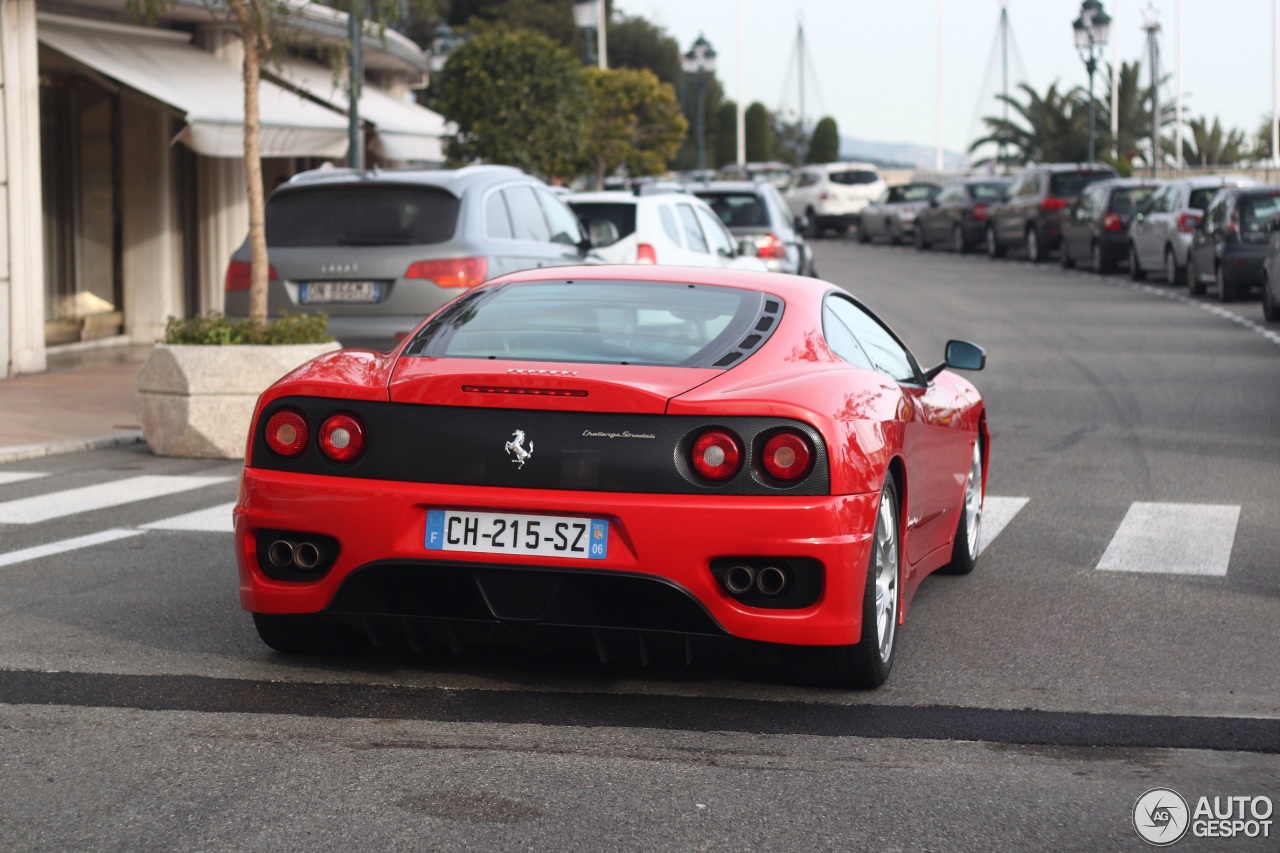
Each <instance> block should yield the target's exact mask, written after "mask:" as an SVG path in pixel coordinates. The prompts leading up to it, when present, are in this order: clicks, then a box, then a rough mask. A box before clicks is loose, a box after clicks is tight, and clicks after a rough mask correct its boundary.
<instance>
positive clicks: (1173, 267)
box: [1164, 246, 1186, 287]
mask: <svg viewBox="0 0 1280 853" xmlns="http://www.w3.org/2000/svg"><path fill="white" fill-rule="evenodd" d="M1185 277H1186V270H1181V269H1178V259H1177V258H1176V257H1174V254H1173V248H1172V247H1171V246H1166V247H1165V249H1164V280H1165V283H1166V284H1170V285H1173V286H1174V287H1177V286H1178V285H1180V284H1183V283H1184V279H1185Z"/></svg>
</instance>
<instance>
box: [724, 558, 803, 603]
mask: <svg viewBox="0 0 1280 853" xmlns="http://www.w3.org/2000/svg"><path fill="white" fill-rule="evenodd" d="M724 588H725V589H727V590H728V591H729V593H730V594H732V595H746V594H747V593H749V592H751V591H752V590H753V589H754V590H755V591H757V592H759V593H760V594H761V595H767V596H770V597H772V596H775V595H781V594H782V591H783V590H785V589H786V588H787V573H786V572H785V571H783V570H782V569H780V568H778V567H777V566H765V567H764V568H762V569H757V568H755V567H754V566H747V565H734V566H730V567H729V568H728V569H726V570H725V573H724Z"/></svg>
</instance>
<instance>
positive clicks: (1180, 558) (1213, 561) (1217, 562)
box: [1097, 503, 1240, 577]
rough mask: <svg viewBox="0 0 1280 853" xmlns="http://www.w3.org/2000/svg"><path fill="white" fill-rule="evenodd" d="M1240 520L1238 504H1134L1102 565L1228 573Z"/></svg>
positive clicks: (1103, 567) (1176, 572)
mask: <svg viewBox="0 0 1280 853" xmlns="http://www.w3.org/2000/svg"><path fill="white" fill-rule="evenodd" d="M1239 520H1240V507H1238V506H1220V505H1208V504H1173V503H1134V504H1132V505H1131V506H1130V507H1129V511H1128V512H1127V513H1126V514H1125V517H1124V520H1123V521H1121V522H1120V529H1119V530H1117V531H1116V535H1115V536H1114V537H1112V539H1111V544H1110V545H1108V546H1107V550H1106V551H1105V552H1104V553H1103V555H1102V559H1101V560H1099V561H1098V566H1097V568H1098V569H1099V570H1100V571H1105V572H1149V573H1159V574H1172V575H1210V576H1215V577H1224V576H1225V575H1226V574H1227V564H1228V563H1229V562H1230V560H1231V546H1232V545H1233V544H1234V541H1235V535H1236V525H1237V523H1238V522H1239Z"/></svg>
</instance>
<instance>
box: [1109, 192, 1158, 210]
mask: <svg viewBox="0 0 1280 853" xmlns="http://www.w3.org/2000/svg"><path fill="white" fill-rule="evenodd" d="M1155 191H1156V188H1155V187H1123V188H1120V189H1117V190H1116V191H1114V192H1113V193H1111V210H1112V212H1113V213H1120V214H1125V213H1133V210H1134V208H1136V207H1137V206H1138V205H1140V204H1142V203H1143V202H1144V201H1146V200H1147V199H1149V198H1151V194H1152V193H1153V192H1155Z"/></svg>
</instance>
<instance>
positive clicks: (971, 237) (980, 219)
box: [916, 176, 1010, 255]
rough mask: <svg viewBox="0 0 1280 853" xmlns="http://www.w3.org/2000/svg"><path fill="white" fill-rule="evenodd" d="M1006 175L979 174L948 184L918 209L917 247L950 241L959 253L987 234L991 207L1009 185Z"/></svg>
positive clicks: (921, 247)
mask: <svg viewBox="0 0 1280 853" xmlns="http://www.w3.org/2000/svg"><path fill="white" fill-rule="evenodd" d="M1009 184H1010V182H1009V181H1008V180H1007V179H1005V178H994V177H988V176H981V177H978V176H975V177H970V178H964V179H963V180H959V181H955V182H953V183H950V184H947V185H946V186H945V187H943V188H942V191H941V192H939V193H938V194H937V195H936V196H934V197H933V198H932V199H930V200H929V204H928V205H926V206H925V207H922V208H921V209H920V211H919V212H918V213H916V248H918V249H928V248H930V247H932V246H940V245H944V244H945V245H947V246H950V247H951V250H952V251H953V252H955V253H956V254H958V255H962V254H964V253H965V252H967V251H969V249H970V248H971V247H973V246H976V245H978V244H980V243H981V242H982V241H983V239H984V238H985V237H986V235H987V210H988V209H989V208H990V207H991V205H993V204H995V203H996V202H997V201H999V199H1000V196H1001V195H1003V194H1004V192H1005V191H1006V190H1008V189H1009Z"/></svg>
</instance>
